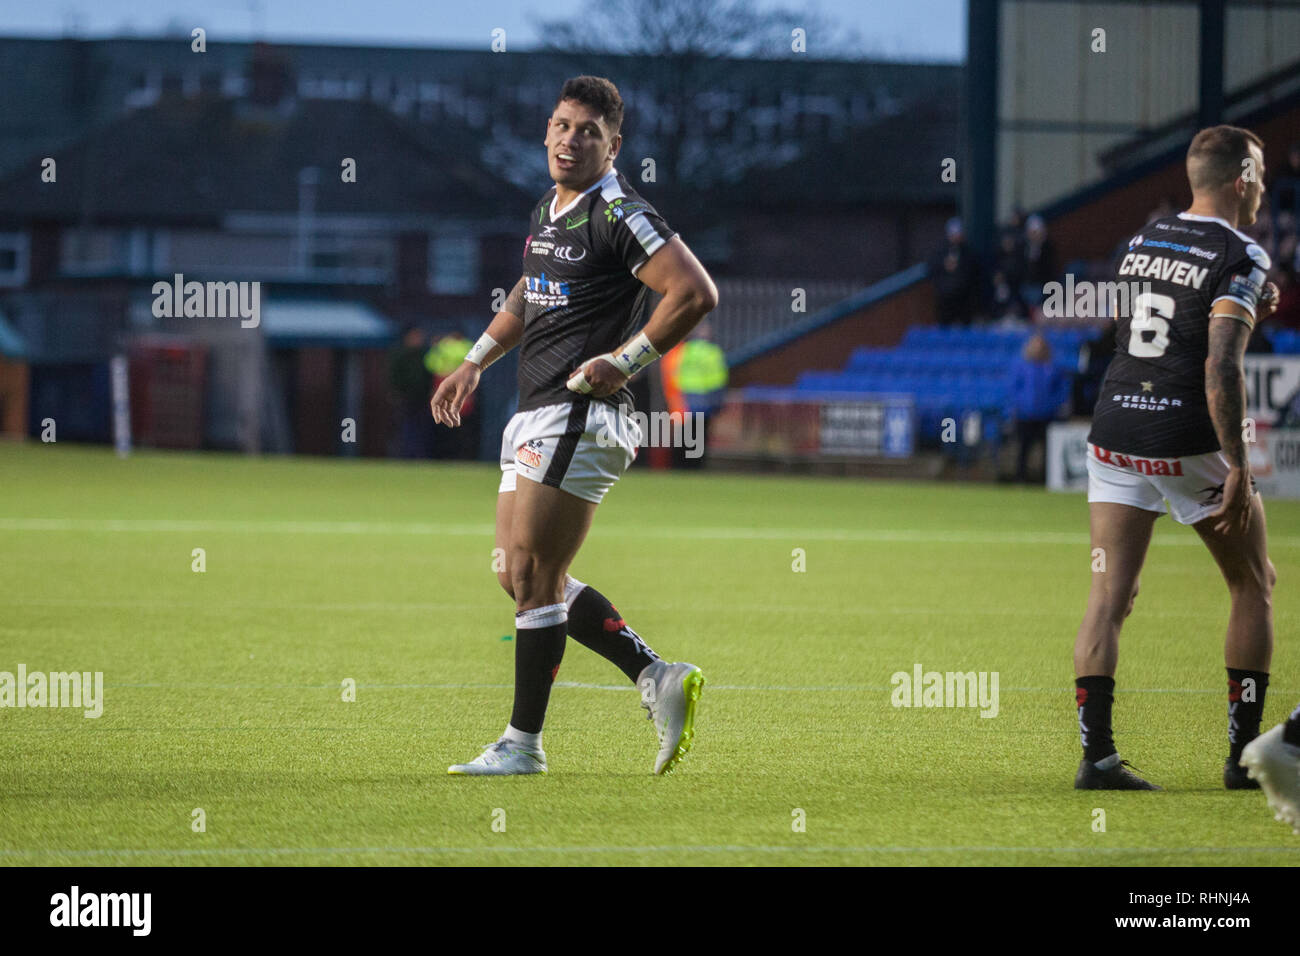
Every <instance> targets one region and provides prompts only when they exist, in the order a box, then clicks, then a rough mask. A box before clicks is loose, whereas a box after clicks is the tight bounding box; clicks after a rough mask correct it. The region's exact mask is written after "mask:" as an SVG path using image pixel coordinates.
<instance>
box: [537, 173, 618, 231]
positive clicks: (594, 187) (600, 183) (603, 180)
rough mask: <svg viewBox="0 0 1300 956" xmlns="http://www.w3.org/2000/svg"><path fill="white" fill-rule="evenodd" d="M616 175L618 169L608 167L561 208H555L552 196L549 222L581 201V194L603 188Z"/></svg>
mask: <svg viewBox="0 0 1300 956" xmlns="http://www.w3.org/2000/svg"><path fill="white" fill-rule="evenodd" d="M617 177H618V170H616V169H615V168H614V167H613V166H611V167H609V172H607V173H606V174H605V175H604V176H601V177H600V179H598V180H596V181H595V182H594V183H592V184H591V185H590V186H588V187H587V188H586V189H584V190H583V191H582V193H581V195H579V196H576V197H574V200H573V202H571V203H569V204H568V205H567V206H565V207H564V208H563V209H556V208H555V197H554V196H552V197H551V205H550V213H551V222H555V220H556V219H559V218H560V217H561V216H563V215H564V214H565V213H566V212H568V211H569V210H570V209H572V208H573V207H574V206H576V205H578V203H579V202H581V201H582V197H583V196H587V195H590V194H591V193H593V192H595V191H596V190H597V189H604V188H605V187H606V186H608V185H609V184H610V183H612V182H614V180H615V179H616V178H617Z"/></svg>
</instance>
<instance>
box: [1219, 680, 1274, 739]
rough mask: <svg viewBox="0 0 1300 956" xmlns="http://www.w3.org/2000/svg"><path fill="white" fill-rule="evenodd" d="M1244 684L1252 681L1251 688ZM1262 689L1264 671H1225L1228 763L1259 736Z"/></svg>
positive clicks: (1265, 686) (1261, 714)
mask: <svg viewBox="0 0 1300 956" xmlns="http://www.w3.org/2000/svg"><path fill="white" fill-rule="evenodd" d="M1246 681H1254V685H1253V688H1252V685H1250V684H1247V683H1246ZM1266 690H1268V673H1267V672H1266V671H1243V670H1238V669H1237V668H1235V667H1229V668H1228V748H1229V749H1228V756H1229V757H1230V758H1231V759H1232V760H1237V759H1239V758H1240V757H1241V751H1242V748H1243V747H1245V746H1246V744H1248V743H1250V742H1251V741H1252V740H1254V739H1255V738H1256V737H1258V736H1259V719H1260V718H1261V717H1263V716H1264V691H1266ZM1247 698H1251V699H1247Z"/></svg>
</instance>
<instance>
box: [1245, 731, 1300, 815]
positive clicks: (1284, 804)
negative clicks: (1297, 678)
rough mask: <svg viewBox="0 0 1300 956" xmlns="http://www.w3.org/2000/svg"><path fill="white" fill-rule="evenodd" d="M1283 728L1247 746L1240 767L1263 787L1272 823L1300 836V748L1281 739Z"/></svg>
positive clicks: (1266, 734) (1270, 732) (1264, 735)
mask: <svg viewBox="0 0 1300 956" xmlns="http://www.w3.org/2000/svg"><path fill="white" fill-rule="evenodd" d="M1282 728H1283V725H1282V724H1278V725H1277V726H1276V727H1274V728H1273V729H1272V730H1270V731H1268V732H1267V733H1263V734H1260V735H1259V736H1258V737H1256V738H1255V739H1254V740H1252V741H1251V742H1250V743H1248V744H1246V748H1245V749H1244V750H1243V751H1242V752H1241V765H1242V766H1243V767H1245V768H1246V773H1248V774H1250V778H1251V779H1252V780H1258V781H1259V784H1260V786H1261V787H1263V789H1264V796H1266V797H1268V805H1269V808H1270V809H1271V810H1272V811H1273V812H1274V817H1273V819H1275V820H1279V821H1281V822H1283V823H1289V824H1291V826H1292V828H1293V829H1294V831H1295V832H1296V833H1297V834H1300V747H1294V746H1292V745H1291V744H1289V743H1287V742H1286V741H1285V740H1283V739H1282Z"/></svg>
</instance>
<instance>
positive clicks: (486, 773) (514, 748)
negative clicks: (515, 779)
mask: <svg viewBox="0 0 1300 956" xmlns="http://www.w3.org/2000/svg"><path fill="white" fill-rule="evenodd" d="M447 772H448V773H450V774H457V775H463V776H466V777H509V776H514V775H516V774H524V773H546V754H544V753H542V751H540V750H524V749H523V748H522V747H520V746H519V745H518V744H516V743H512V742H511V741H509V740H506V739H505V738H504V737H502V738H501V739H500V740H498V741H497V742H496V743H494V744H488V745H487V746H486V747H485V748H484V749H483V752H482V753H481V754H479V755H478V756H477V757H475V758H474V759H473V760H471V761H470V762H469V763H458V764H453V765H452V766H450V767H448V768H447Z"/></svg>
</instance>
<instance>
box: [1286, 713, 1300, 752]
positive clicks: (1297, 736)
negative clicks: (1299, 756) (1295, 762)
mask: <svg viewBox="0 0 1300 956" xmlns="http://www.w3.org/2000/svg"><path fill="white" fill-rule="evenodd" d="M1282 740H1283V741H1284V742H1285V743H1288V744H1290V745H1291V746H1292V747H1300V704H1297V705H1296V709H1295V710H1293V711H1291V716H1290V717H1288V718H1287V719H1286V724H1285V725H1284V726H1283V727H1282Z"/></svg>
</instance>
